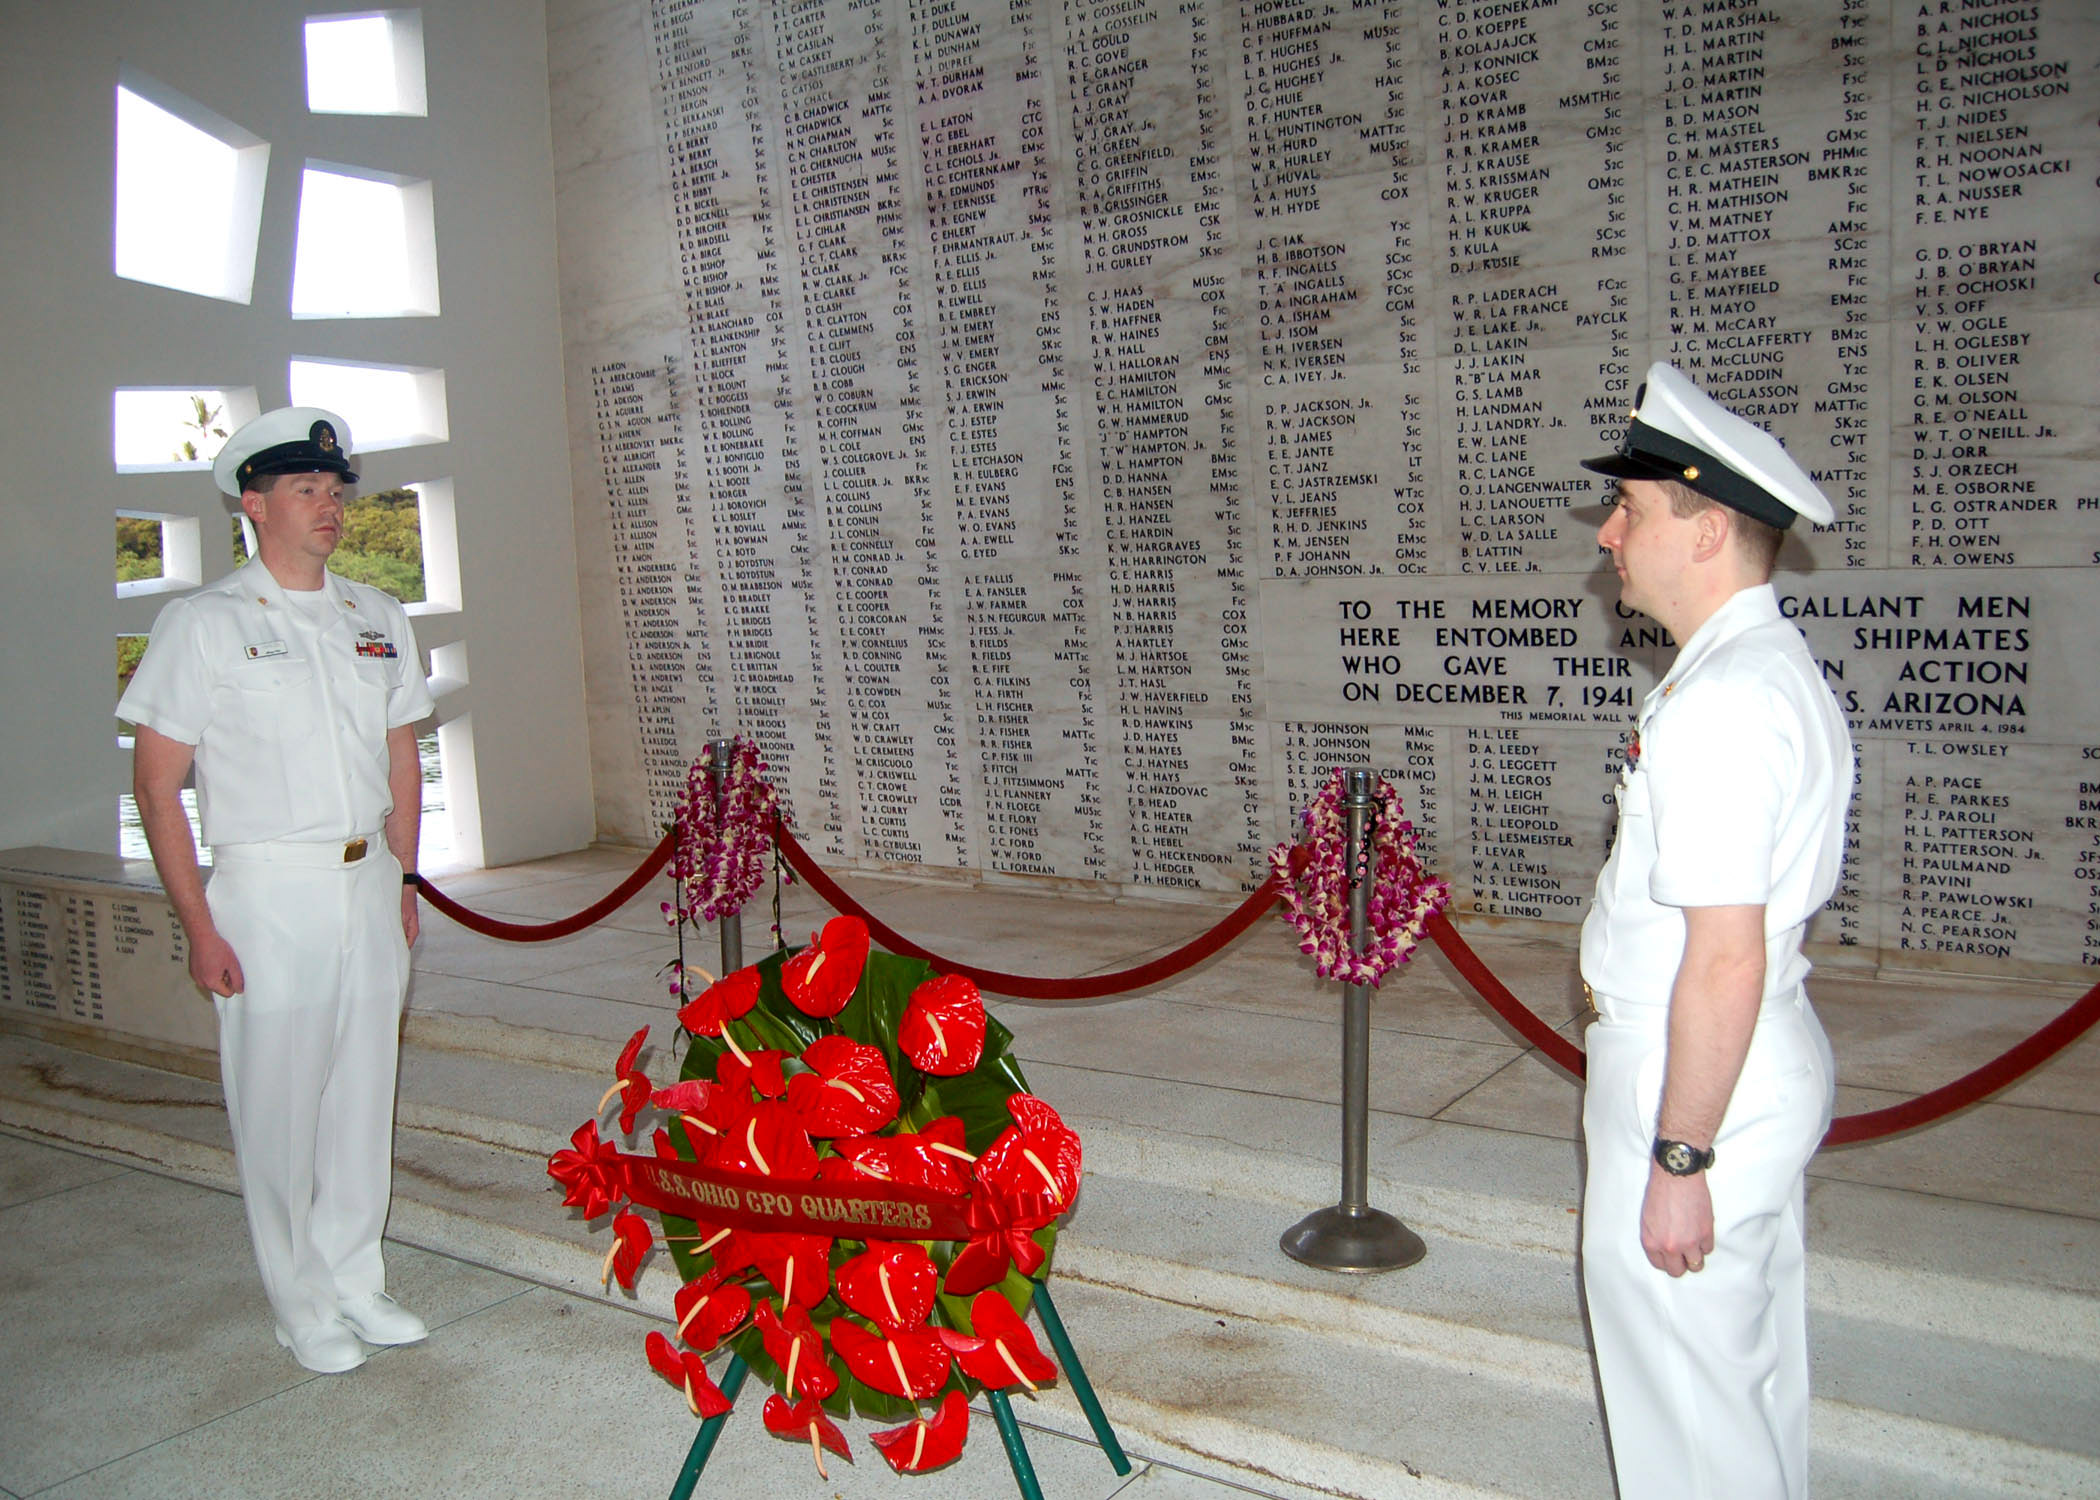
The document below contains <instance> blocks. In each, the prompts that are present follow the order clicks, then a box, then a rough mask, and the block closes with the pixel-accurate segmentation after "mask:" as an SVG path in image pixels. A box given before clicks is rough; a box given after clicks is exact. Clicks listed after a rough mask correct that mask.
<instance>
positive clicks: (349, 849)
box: [343, 839, 365, 865]
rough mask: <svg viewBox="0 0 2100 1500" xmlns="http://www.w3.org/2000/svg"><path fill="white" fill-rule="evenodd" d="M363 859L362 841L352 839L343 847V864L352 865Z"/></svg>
mask: <svg viewBox="0 0 2100 1500" xmlns="http://www.w3.org/2000/svg"><path fill="white" fill-rule="evenodd" d="M364 857H365V841H364V840H363V839H352V840H351V841H350V842H349V843H347V844H345V845H343V863H344V864H346V865H354V864H356V863H357V862H358V861H359V860H361V859H363V858H364Z"/></svg>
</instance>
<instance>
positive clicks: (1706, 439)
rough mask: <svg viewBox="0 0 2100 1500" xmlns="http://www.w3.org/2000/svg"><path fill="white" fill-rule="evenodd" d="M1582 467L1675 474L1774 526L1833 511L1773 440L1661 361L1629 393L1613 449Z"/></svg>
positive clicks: (1818, 519)
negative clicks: (1627, 416) (1628, 412)
mask: <svg viewBox="0 0 2100 1500" xmlns="http://www.w3.org/2000/svg"><path fill="white" fill-rule="evenodd" d="M1582 466H1583V467H1584V468H1585V469H1594V470H1595V471H1596V472H1597V473H1599V474H1609V475H1610V476H1611V477H1612V478H1614V479H1674V480H1676V481H1677V482H1678V483H1680V484H1682V485H1685V486H1686V487H1687V488H1690V489H1694V490H1697V491H1698V492H1699V493H1700V494H1702V495H1704V496H1706V497H1707V498H1708V499H1710V500H1718V501H1720V502H1721V503H1722V504H1723V505H1725V506H1727V507H1728V508H1729V509H1731V510H1739V511H1741V512H1742V513H1743V514H1744V515H1746V516H1750V517H1752V518H1754V519H1756V520H1759V521H1762V522H1764V523H1765V524H1766V525H1767V526H1776V527H1778V528H1780V529H1781V530H1785V529H1786V528H1787V527H1789V526H1791V525H1793V524H1794V517H1795V516H1796V515H1803V516H1807V517H1808V518H1809V520H1811V521H1813V522H1815V523H1816V524H1817V525H1819V526H1822V525H1828V524H1829V522H1830V520H1831V518H1832V515H1833V512H1832V511H1831V509H1830V502H1829V501H1828V500H1827V499H1825V498H1824V496H1823V492H1822V491H1821V490H1819V489H1817V488H1816V483H1815V481H1814V480H1812V479H1810V478H1809V477H1808V475H1807V474H1806V473H1804V472H1803V471H1802V468H1801V465H1799V464H1797V463H1795V462H1794V460H1793V458H1792V457H1791V456H1790V455H1789V454H1788V453H1787V451H1786V449H1784V448H1782V447H1780V446H1779V440H1778V439H1777V438H1775V437H1773V436H1772V434H1770V433H1769V432H1766V431H1765V430H1764V429H1763V428H1762V427H1759V426H1757V425H1755V424H1754V423H1751V422H1748V421H1745V420H1744V419H1743V418H1741V417H1739V416H1737V415H1736V414H1735V413H1734V412H1732V411H1730V410H1729V409H1728V408H1727V407H1725V406H1723V405H1721V403H1720V402H1718V401H1716V400H1714V398H1713V397H1711V396H1709V395H1707V394H1706V392H1704V391H1702V390H1700V389H1699V387H1697V386H1696V385H1693V384H1692V382H1691V381H1690V380H1689V379H1687V378H1686V376H1685V374H1684V372H1683V371H1682V370H1680V369H1678V368H1677V367H1676V366H1675V365H1671V364H1665V363H1663V362H1662V361H1660V360H1658V361H1657V362H1656V363H1654V364H1652V365H1650V366H1649V367H1648V379H1647V381H1646V382H1645V383H1644V384H1643V385H1642V386H1641V388H1640V390H1638V391H1636V392H1635V393H1634V397H1633V419H1632V420H1631V421H1630V422H1628V423H1627V424H1626V435H1625V436H1624V437H1622V438H1620V439H1619V451H1618V452H1616V453H1607V454H1605V455H1604V456H1603V457H1602V458H1586V459H1584V460H1583V461H1582Z"/></svg>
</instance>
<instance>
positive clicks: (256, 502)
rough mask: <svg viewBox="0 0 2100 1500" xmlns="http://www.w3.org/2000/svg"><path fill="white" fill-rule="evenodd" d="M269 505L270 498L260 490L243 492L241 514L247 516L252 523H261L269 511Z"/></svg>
mask: <svg viewBox="0 0 2100 1500" xmlns="http://www.w3.org/2000/svg"><path fill="white" fill-rule="evenodd" d="M269 504H270V501H269V497H268V496H266V495H264V494H263V493H262V491H260V490H242V491H241V514H243V515H245V516H246V517H247V518H248V519H249V520H250V521H252V522H255V523H258V524H260V523H261V521H262V519H263V517H264V515H265V513H266V512H267V511H268V509H269Z"/></svg>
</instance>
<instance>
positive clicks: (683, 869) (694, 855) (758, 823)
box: [665, 735, 792, 922]
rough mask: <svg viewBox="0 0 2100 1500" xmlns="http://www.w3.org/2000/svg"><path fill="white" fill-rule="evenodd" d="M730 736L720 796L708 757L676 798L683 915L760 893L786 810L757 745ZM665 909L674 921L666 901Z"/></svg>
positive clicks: (726, 908) (676, 867) (716, 912)
mask: <svg viewBox="0 0 2100 1500" xmlns="http://www.w3.org/2000/svg"><path fill="white" fill-rule="evenodd" d="M729 743H730V752H729V767H728V771H727V774H726V776H725V777H724V782H725V785H724V787H723V789H722V795H721V796H720V797H719V798H718V797H717V796H716V794H715V788H714V786H713V784H712V779H711V775H710V771H711V762H710V761H708V760H707V759H706V758H704V757H703V758H702V759H700V760H696V761H694V762H693V764H692V766H691V767H690V768H689V769H688V770H687V771H686V773H685V790H684V791H683V792H682V793H680V794H679V798H678V841H677V843H676V844H675V845H674V846H673V847H672V851H671V878H672V879H674V880H676V881H677V882H678V884H679V888H680V891H681V893H682V895H683V903H682V904H683V906H684V912H683V915H685V916H688V917H691V918H692V919H693V920H695V921H699V922H713V921H716V920H717V919H719V918H722V917H726V916H728V915H729V914H730V913H732V912H736V911H741V910H742V909H743V906H744V903H745V902H746V901H749V900H750V899H751V898H752V897H753V896H755V895H756V894H758V889H759V887H760V886H761V885H763V884H764V883H765V878H766V863H767V855H768V854H769V853H770V852H771V851H772V848H773V819H774V816H775V815H776V814H777V813H779V812H780V811H781V800H780V794H779V793H778V792H776V791H775V790H774V789H773V787H772V784H771V783H769V782H768V781H767V780H766V779H765V775H764V772H765V769H766V763H765V762H764V761H763V760H761V759H759V755H758V746H757V745H755V744H753V743H752V742H751V741H750V740H748V739H745V738H744V737H743V736H742V735H738V736H737V737H736V738H735V739H733V740H731V741H730V742H729ZM789 878H792V877H789ZM665 915H666V917H668V918H670V919H671V920H673V921H675V920H677V916H676V915H674V914H673V913H672V912H671V911H670V910H669V909H668V907H667V909H666V911H665Z"/></svg>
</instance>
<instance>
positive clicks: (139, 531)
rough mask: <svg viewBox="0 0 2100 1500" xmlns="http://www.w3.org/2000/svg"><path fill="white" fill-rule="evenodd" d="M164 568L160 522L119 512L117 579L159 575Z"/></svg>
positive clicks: (131, 581)
mask: <svg viewBox="0 0 2100 1500" xmlns="http://www.w3.org/2000/svg"><path fill="white" fill-rule="evenodd" d="M161 572H162V568H161V561H160V522H158V521H147V520H141V519H140V518H139V517H137V516H118V517H117V582H119V583H136V582H137V581H138V580H139V579H141V578H158V577H160V576H161Z"/></svg>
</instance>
